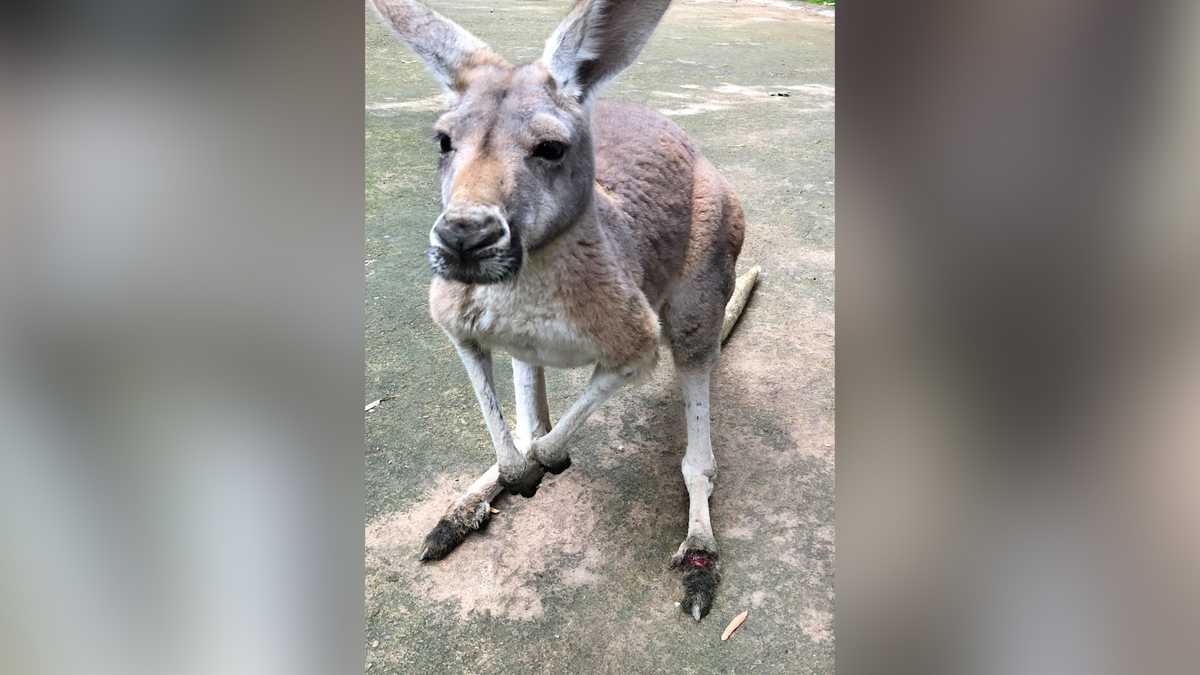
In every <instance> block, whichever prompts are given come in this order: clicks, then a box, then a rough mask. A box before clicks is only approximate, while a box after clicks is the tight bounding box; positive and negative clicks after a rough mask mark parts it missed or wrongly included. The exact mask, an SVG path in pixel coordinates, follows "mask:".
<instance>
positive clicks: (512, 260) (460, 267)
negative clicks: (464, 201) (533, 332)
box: [426, 204, 523, 284]
mask: <svg viewBox="0 0 1200 675" xmlns="http://www.w3.org/2000/svg"><path fill="white" fill-rule="evenodd" d="M519 240H520V238H519V237H518V233H517V232H514V231H513V230H512V229H511V228H510V227H509V225H508V219H507V218H505V217H504V212H503V211H501V210H500V208H499V207H496V206H489V205H483V204H470V205H461V204H451V205H450V207H449V208H447V209H446V210H445V211H443V212H442V215H440V216H438V219H437V221H436V222H434V224H433V228H432V229H431V230H429V249H428V250H427V251H426V254H427V256H428V258H429V265H430V267H431V268H432V270H433V273H434V274H436V275H438V276H441V277H444V278H446V279H451V280H453V281H461V282H464V283H468V284H491V283H496V282H499V281H504V280H506V279H511V278H513V277H514V276H515V275H516V273H517V270H519V269H520V267H521V260H522V257H523V252H522V250H521V244H520V241H519Z"/></svg>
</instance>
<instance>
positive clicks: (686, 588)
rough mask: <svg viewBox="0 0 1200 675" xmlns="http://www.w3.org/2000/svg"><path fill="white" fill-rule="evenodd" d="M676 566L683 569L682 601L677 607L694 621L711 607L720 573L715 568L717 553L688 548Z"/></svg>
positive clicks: (706, 613)
mask: <svg viewBox="0 0 1200 675" xmlns="http://www.w3.org/2000/svg"><path fill="white" fill-rule="evenodd" d="M676 566H677V567H679V568H680V569H681V570H683V601H682V602H680V603H679V609H680V610H682V611H683V613H684V614H687V615H688V616H690V617H692V618H693V619H695V620H696V621H699V620H700V619H703V618H704V617H705V616H707V615H708V611H709V610H710V609H712V603H713V598H715V597H716V595H717V585H718V584H720V583H721V573H720V571H719V570H718V569H717V554H716V553H713V552H711V551H703V550H700V549H688V550H687V551H686V552H684V554H683V557H682V558H680V560H679V562H677V563H676Z"/></svg>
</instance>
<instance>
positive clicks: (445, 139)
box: [437, 133, 454, 155]
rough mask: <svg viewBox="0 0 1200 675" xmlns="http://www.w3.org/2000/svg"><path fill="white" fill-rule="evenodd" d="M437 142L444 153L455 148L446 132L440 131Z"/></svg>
mask: <svg viewBox="0 0 1200 675" xmlns="http://www.w3.org/2000/svg"><path fill="white" fill-rule="evenodd" d="M437 142H438V147H439V148H440V149H441V151H442V154H443V155H444V154H446V153H447V152H450V151H451V150H453V149H454V145H453V144H451V143H450V137H449V136H447V135H446V134H441V133H439V134H438V135H437Z"/></svg>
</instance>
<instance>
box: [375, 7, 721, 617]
mask: <svg viewBox="0 0 1200 675" xmlns="http://www.w3.org/2000/svg"><path fill="white" fill-rule="evenodd" d="M375 2H376V3H377V4H378V6H379V7H380V11H381V13H382V14H383V15H384V16H385V17H388V18H389V19H390V20H391V22H392V25H393V27H394V28H395V29H396V32H397V34H398V35H399V36H400V37H401V39H402V40H404V41H405V42H406V43H407V44H409V45H410V46H413V48H414V50H415V51H416V52H417V54H418V55H420V56H421V57H422V58H423V59H425V60H426V61H427V62H429V63H430V65H431V68H432V69H433V70H434V71H435V72H438V73H441V74H442V76H443V77H444V81H446V82H450V83H451V86H452V87H453V88H454V90H455V92H456V94H457V96H456V98H455V99H454V101H453V103H452V105H451V107H450V109H449V110H448V111H447V112H446V113H445V114H444V115H442V117H440V118H439V119H438V121H437V123H436V124H435V131H436V132H438V133H440V134H444V135H445V143H444V145H445V146H446V147H445V148H444V149H445V150H446V152H444V154H443V155H442V160H441V164H440V167H441V169H440V172H441V193H442V201H443V205H444V207H445V209H446V211H445V213H453V214H454V217H455V218H456V219H457V220H455V221H454V222H455V223H456V224H458V225H461V224H463V223H464V221H463V218H464V217H468V216H464V214H486V219H485V218H484V216H482V215H481V216H479V218H480V220H479V221H478V222H479V226H480V227H484V226H485V225H484V223H485V222H486V227H490V228H493V229H492V230H491V231H492V232H497V230H496V229H495V228H497V227H500V228H502V231H503V233H504V236H503V237H502V238H501V239H500V240H498V241H497V242H496V243H495V244H494V245H491V246H490V247H485V244H487V243H488V242H490V241H492V240H491V239H486V240H484V242H485V243H484V244H481V245H480V246H481V248H480V250H474V249H471V250H468V249H467V248H466V247H463V246H459V249H460V250H459V252H458V253H456V254H455V255H446V254H445V253H446V252H447V251H439V250H438V249H439V248H444V246H443V245H444V244H445V240H441V242H439V239H438V236H437V233H436V231H431V238H430V244H431V249H432V251H431V262H432V263H433V270H434V273H435V276H434V279H433V282H432V283H431V285H430V303H429V304H430V312H431V314H432V316H433V319H434V321H436V322H437V324H438V325H439V326H441V328H442V329H443V330H444V331H445V332H446V334H447V335H448V336H449V337H450V339H451V341H452V342H453V343H454V344H455V346H456V348H457V349H458V352H459V355H460V357H461V358H462V361H463V364H464V366H465V368H466V370H467V373H468V376H469V378H470V380H471V383H472V385H473V387H474V389H475V393H476V396H477V398H478V400H479V404H480V409H481V411H482V413H483V416H484V419H485V421H486V423H487V427H488V431H489V432H490V434H491V437H492V442H493V445H494V446H495V450H496V458H497V466H496V467H494V468H493V469H492V470H491V471H490V472H489V473H488V474H485V475H484V476H482V477H481V478H480V479H479V480H478V481H476V483H475V485H473V486H472V488H471V489H470V490H468V493H467V494H466V495H464V497H463V498H461V499H460V500H459V501H458V502H456V504H455V505H454V506H452V507H451V510H450V511H449V512H448V514H447V517H446V518H445V519H444V525H439V528H440V529H439V528H435V532H433V533H431V537H432V539H431V542H433V543H434V544H435V545H436V547H437V552H439V553H441V552H443V549H445V548H446V544H447V542H449V543H451V544H456V543H457V542H458V541H459V540H461V538H462V537H463V536H465V534H466V533H467V532H469V531H470V530H471V529H472V525H471V524H472V523H473V522H474V521H473V520H472V519H471V517H472V516H473V514H477V513H479V512H478V511H477V510H476V509H477V504H478V503H479V502H480V501H481V500H482V501H484V502H486V501H487V500H489V499H490V498H491V495H493V494H494V491H496V490H498V489H499V488H500V487H503V488H507V489H509V490H511V491H514V492H517V493H518V494H522V495H524V496H527V497H528V496H532V495H533V493H534V492H535V491H536V489H537V484H538V482H539V481H540V480H541V478H542V476H543V475H544V473H545V472H546V471H547V470H550V471H553V472H557V471H561V470H563V469H565V468H566V467H567V466H569V465H570V455H569V452H568V446H569V443H570V439H571V436H572V434H573V433H574V432H575V431H577V430H578V428H579V427H580V426H581V425H582V424H583V423H584V422H585V421H586V420H587V418H588V416H589V415H590V414H591V413H592V412H594V411H595V410H596V409H597V408H599V407H600V406H601V405H602V404H603V403H604V401H605V400H607V399H608V398H609V397H611V396H612V395H613V394H615V393H616V392H617V391H619V390H620V388H621V387H622V386H624V385H626V384H629V383H631V382H634V381H636V380H637V379H638V378H639V377H641V376H642V375H644V374H646V373H647V372H649V371H650V370H652V369H653V368H654V366H655V363H656V360H657V354H658V337H659V334H660V331H661V333H662V334H664V335H665V336H666V338H667V342H668V344H669V345H670V347H671V353H672V357H673V358H674V360H675V363H676V365H677V367H678V369H679V372H680V376H681V383H682V385H683V393H684V400H685V404H686V412H687V414H688V448H687V453H686V455H685V458H684V461H683V464H682V467H681V468H682V471H683V475H684V480H685V484H686V485H687V488H688V493H689V525H688V536H687V538H686V539H685V540H684V542H683V544H681V546H680V549H679V552H678V553H677V554H676V556H675V558H676V561H677V562H678V561H679V560H692V561H702V562H703V563H704V565H706V566H705V567H704V569H702V570H700V571H697V570H695V569H692V570H690V571H688V573H687V579H688V581H687V585H686V586H685V593H686V597H685V599H686V600H687V601H688V603H690V604H691V607H690V608H688V607H685V611H687V612H689V613H690V614H691V615H693V616H696V617H700V616H703V614H704V613H705V612H707V611H708V607H709V606H710V604H711V601H712V596H713V592H714V591H715V588H716V584H717V581H718V579H719V576H718V575H717V573H716V568H715V566H708V561H710V560H711V561H713V562H714V565H715V560H716V554H717V546H716V540H715V538H714V536H713V533H712V525H711V523H710V520H709V513H708V498H709V496H710V495H711V492H712V489H713V481H714V479H715V477H716V461H715V458H714V455H713V452H712V447H711V442H710V433H709V410H708V402H709V401H708V398H709V391H708V390H709V373H710V372H711V370H712V368H713V366H714V364H715V363H716V361H717V358H718V356H719V353H720V333H721V324H722V319H723V316H724V308H725V303H726V302H727V301H728V299H729V297H730V294H731V293H732V291H733V286H734V266H735V264H736V262H737V257H738V253H739V252H740V250H741V246H742V236H743V231H744V222H743V216H742V211H741V206H740V205H739V203H738V200H737V197H736V195H734V193H733V190H732V189H731V188H730V187H729V185H728V183H726V182H725V180H724V179H723V178H722V177H721V175H720V174H719V173H718V172H717V171H716V169H715V168H713V166H712V165H711V164H710V163H709V162H708V161H707V160H705V159H704V158H703V157H702V156H701V155H700V153H699V152H698V151H697V150H696V148H695V147H694V146H693V145H692V144H691V142H690V141H689V140H688V138H687V136H686V135H685V134H684V132H683V131H682V130H681V129H679V127H678V126H676V125H675V124H674V123H672V122H671V121H670V120H668V119H666V118H665V117H663V116H661V115H659V114H657V113H655V112H653V111H651V110H648V109H646V108H643V107H641V106H636V105H631V104H625V103H610V102H606V101H599V102H596V103H594V104H593V98H594V97H593V94H594V92H595V88H596V86H597V85H598V84H599V83H601V82H602V81H604V80H606V79H608V78H611V77H612V76H614V75H615V74H616V73H617V72H618V71H620V70H621V68H623V67H625V66H627V65H628V64H630V63H632V62H633V59H634V58H635V57H636V55H637V53H638V51H639V50H640V49H641V48H642V46H643V45H644V44H645V42H646V41H647V39H648V38H649V36H650V33H651V32H652V30H653V28H654V25H655V24H656V23H657V22H658V20H659V18H661V16H662V14H663V12H664V11H665V10H666V7H667V4H668V3H667V2H666V1H665V0H655V1H652V2H640V1H639V2H635V1H634V0H620V1H602V0H587V1H585V2H581V3H578V4H577V5H576V6H575V8H574V10H573V11H572V13H571V15H570V16H568V17H567V19H566V20H565V21H564V22H563V24H562V25H561V26H560V27H559V28H558V30H556V31H555V33H554V35H553V36H552V37H551V39H550V41H549V42H548V45H547V50H546V56H545V57H544V59H543V61H539V62H535V63H531V64H526V65H522V66H517V67H514V66H510V65H508V64H507V63H506V62H504V61H503V59H501V58H499V57H498V56H495V55H494V54H493V53H492V52H490V51H488V50H487V48H486V47H483V46H482V43H479V42H478V40H476V39H475V38H473V37H471V36H470V35H469V34H465V33H466V31H464V30H463V29H461V28H459V27H458V26H455V25H453V24H450V23H449V22H448V21H446V20H445V19H442V18H441V17H440V16H438V15H436V14H434V13H433V12H430V11H429V10H425V9H423V8H421V7H420V5H418V4H417V3H414V2H408V1H401V0H375ZM414 17H415V18H414ZM464 34H465V35H464ZM441 50H445V51H441ZM430 52H433V53H432V54H431V53H430ZM555 143H558V144H562V145H563V147H565V152H564V153H562V154H561V157H558V156H557V155H556V153H551V152H547V151H544V148H546V147H551V146H553V145H554V144H555ZM547 144H550V146H547ZM465 222H466V223H467V225H470V221H469V219H468V220H467V221H465ZM456 232H458V233H461V232H462V230H461V229H460V230H456ZM457 240H458V241H462V239H461V237H459V238H458V239H457ZM447 246H448V245H447ZM514 247H518V248H519V252H520V255H517V254H516V253H514V252H513V249H514ZM501 254H503V255H501ZM498 261H499V262H498ZM501 263H502V268H499V271H498V272H495V273H491V274H482V273H479V270H481V269H483V268H484V267H485V266H486V265H493V266H494V265H499V264H501ZM472 265H474V267H471V266H472ZM493 271H495V270H493ZM497 349H499V350H503V351H507V352H509V353H510V354H512V355H513V358H514V383H515V386H516V389H517V417H518V424H517V433H516V434H515V437H514V434H513V433H512V432H510V430H509V427H508V424H507V422H506V421H505V419H504V417H503V414H502V411H501V407H500V404H499V402H498V400H497V399H496V395H495V387H494V384H493V381H492V357H491V353H492V351H493V350H497ZM585 365H593V366H594V374H593V376H592V379H591V381H590V382H589V383H588V385H587V387H586V388H585V390H584V392H583V394H582V395H581V396H580V397H579V400H577V401H576V402H575V403H574V404H573V405H572V406H570V407H569V408H568V409H567V411H566V412H565V413H564V414H563V416H562V418H561V419H560V420H559V421H558V423H557V424H554V425H551V424H550V419H549V409H548V406H547V405H546V402H545V385H544V381H543V379H542V368H544V367H546V366H550V367H578V366H585ZM435 535H436V536H435ZM688 552H691V553H688ZM685 554H686V555H685Z"/></svg>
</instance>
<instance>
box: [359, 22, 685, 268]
mask: <svg viewBox="0 0 1200 675" xmlns="http://www.w3.org/2000/svg"><path fill="white" fill-rule="evenodd" d="M373 2H374V4H375V8H376V9H377V10H378V12H379V14H380V15H381V16H382V17H383V18H384V20H385V21H387V22H388V24H389V25H390V26H391V27H392V29H393V31H394V32H395V33H396V35H397V36H398V37H399V38H400V40H401V41H402V42H404V43H405V44H407V45H408V46H409V48H411V49H412V50H413V52H415V53H416V54H417V55H418V56H419V57H421V59H422V60H423V61H424V62H425V64H426V65H427V66H428V68H429V69H430V71H432V73H433V75H434V77H435V78H436V79H437V80H438V81H439V82H440V83H441V85H442V87H443V88H444V89H445V91H446V94H447V101H448V103H449V106H448V110H447V111H446V112H445V113H444V114H443V115H442V116H441V117H439V118H438V120H437V122H436V123H435V124H434V127H433V131H434V140H435V145H434V149H433V151H434V152H437V153H439V155H440V159H439V164H438V166H439V170H440V176H441V191H442V213H441V214H440V215H439V216H438V217H437V219H436V220H435V221H434V224H433V228H432V229H431V230H430V232H429V250H428V255H429V262H430V266H431V267H432V268H433V272H434V273H435V274H437V275H439V276H442V277H445V278H447V279H453V280H457V281H463V282H467V283H495V282H499V281H505V280H507V279H511V278H513V277H514V276H515V275H516V274H517V272H518V271H519V270H520V268H521V263H522V261H523V260H524V257H525V255H526V254H527V253H529V252H531V251H536V250H537V249H538V248H539V247H541V246H542V245H544V244H546V243H547V242H549V241H551V240H552V239H553V238H554V237H555V236H557V235H558V234H559V233H561V232H562V231H564V230H565V229H567V228H569V227H571V225H573V224H574V223H575V222H577V221H578V220H579V218H580V216H581V215H583V214H584V212H585V211H586V209H587V208H588V206H589V205H590V203H591V199H592V194H593V183H594V178H595V156H594V154H593V152H592V139H591V120H590V111H591V103H592V101H593V100H594V98H595V92H596V90H597V89H598V87H599V85H601V84H602V83H604V82H605V81H607V80H609V79H611V78H612V77H613V76H615V75H616V74H617V73H618V72H620V71H621V70H622V69H623V68H625V67H626V66H628V65H629V64H630V63H632V62H633V59H634V58H635V57H636V56H637V54H638V52H639V51H641V48H642V46H643V45H644V44H645V43H646V41H647V40H648V39H649V37H650V33H651V32H652V31H653V30H654V26H655V25H656V24H657V23H658V20H659V19H660V18H661V17H662V15H663V13H664V12H665V11H666V9H667V5H668V4H669V2H670V0H582V1H581V2H577V3H576V4H575V6H574V8H573V9H572V11H571V13H570V14H569V15H568V16H567V18H566V19H565V20H563V22H562V23H561V24H560V25H559V26H558V28H557V29H556V30H555V31H554V33H553V34H552V35H551V36H550V39H549V40H547V42H546V49H545V52H544V53H543V55H542V58H541V59H540V60H538V61H535V62H533V63H528V64H524V65H519V66H513V65H510V64H509V63H508V62H507V61H505V60H504V59H503V58H502V57H500V56H499V55H497V54H496V53H495V52H493V51H491V50H490V49H489V48H488V47H487V45H485V44H484V43H483V42H481V41H480V40H479V39H478V38H476V37H475V36H473V35H471V34H470V33H468V32H467V31H466V30H464V29H463V28H462V27H461V26H458V25H457V24H455V23H454V22H452V21H450V20H448V19H446V18H444V17H442V16H441V15H439V14H437V13H436V12H434V11H433V10H430V9H429V8H427V7H425V6H423V5H421V4H419V3H417V2H413V1H410V0H373Z"/></svg>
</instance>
